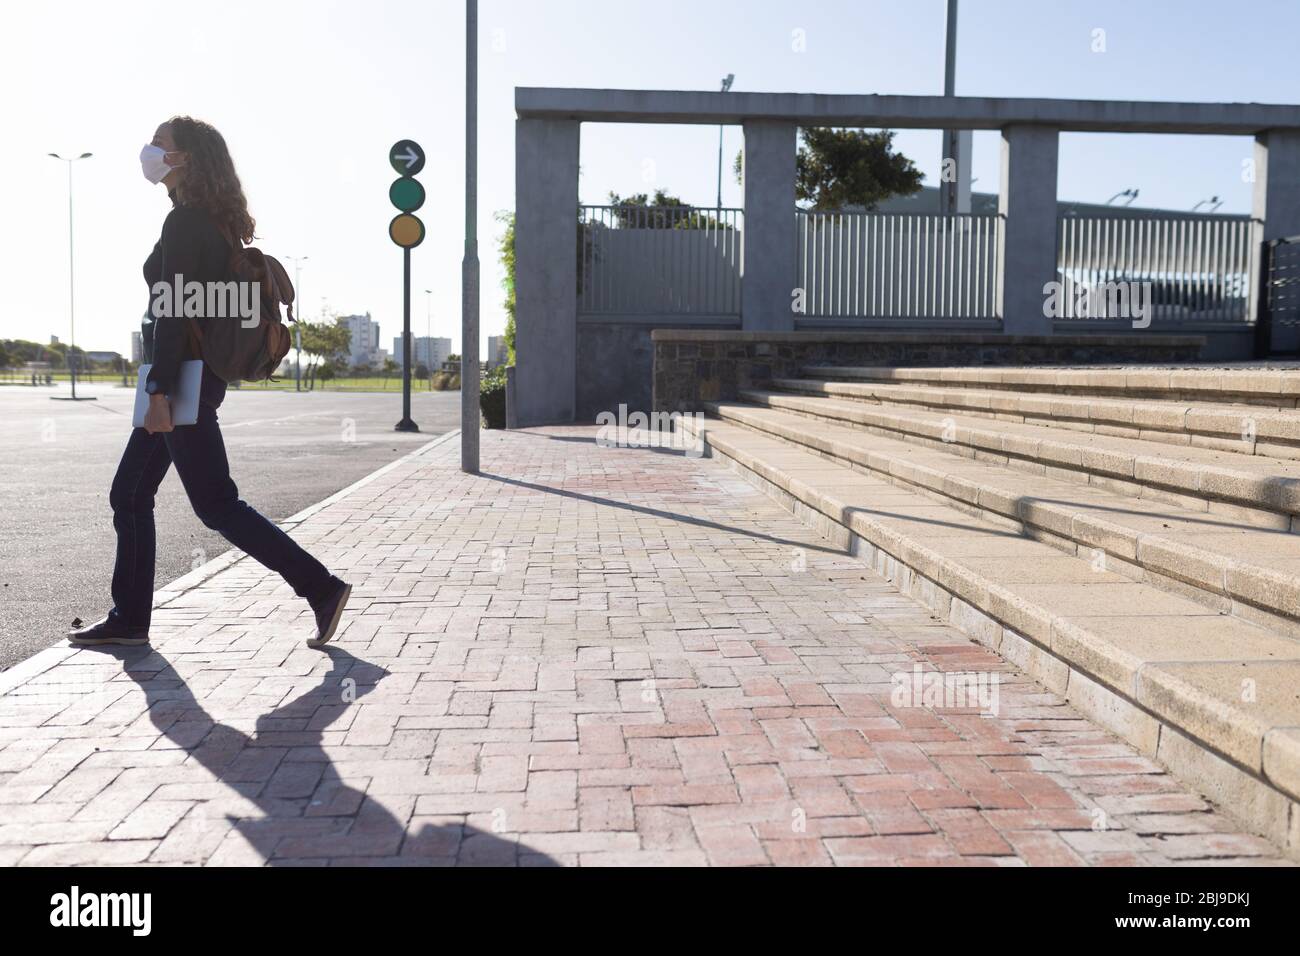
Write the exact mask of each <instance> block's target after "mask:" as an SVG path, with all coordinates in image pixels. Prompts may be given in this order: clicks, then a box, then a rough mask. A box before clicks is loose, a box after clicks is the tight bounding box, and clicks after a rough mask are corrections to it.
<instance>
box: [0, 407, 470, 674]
mask: <svg viewBox="0 0 1300 956" xmlns="http://www.w3.org/2000/svg"><path fill="white" fill-rule="evenodd" d="M77 392H78V395H93V396H95V397H96V401H82V402H70V401H53V400H51V396H52V395H58V396H64V397H66V396H68V395H69V394H70V393H69V390H68V387H67V386H66V385H64V386H56V387H53V388H45V387H39V388H32V387H30V386H19V385H13V386H0V421H2V422H3V423H4V427H2V428H0V669H3V668H7V667H10V666H12V665H13V664H15V663H17V662H18V661H21V660H23V659H25V658H27V657H30V656H31V655H32V654H34V653H36V652H37V651H39V650H41V649H43V648H45V647H48V646H49V645H51V644H53V643H55V642H57V641H61V640H63V639H64V635H65V633H66V631H67V629H68V625H69V624H71V622H72V619H73V618H75V617H80V618H81V619H82V620H83V621H95V620H98V619H99V618H100V617H102V616H103V615H104V614H106V613H107V612H108V610H109V608H110V607H111V606H112V602H111V599H110V597H109V583H110V581H111V579H112V573H113V553H114V541H115V539H114V534H113V521H112V513H111V512H110V511H109V506H108V490H109V486H110V485H111V483H112V480H113V474H114V472H115V471H116V469H117V463H118V460H119V459H120V458H121V456H122V450H123V448H125V446H126V440H127V437H128V436H129V435H130V431H131V411H132V406H133V401H134V390H133V389H125V388H121V387H120V386H111V385H90V386H82V387H79V388H78V389H77ZM401 412H402V398H401V394H400V393H396V392H394V393H381V392H371V393H354V394H348V393H341V392H330V391H324V392H311V393H302V394H298V393H294V392H261V391H251V390H250V391H238V390H235V389H231V390H230V391H229V392H228V393H227V396H226V400H225V402H224V403H223V404H222V406H221V409H220V410H219V412H218V416H219V420H220V422H221V427H222V433H223V435H224V437H225V442H226V451H227V454H228V456H229V458H230V469H231V475H232V477H233V478H234V480H235V483H236V484H237V485H238V486H239V493H240V497H241V498H243V499H244V500H245V501H247V502H248V503H249V504H251V505H252V506H253V507H255V508H256V509H257V510H259V511H261V512H262V513H263V514H264V515H266V516H267V517H268V518H270V519H271V520H273V521H281V520H283V519H284V518H287V517H289V516H290V515H292V514H295V513H297V512H298V511H301V510H302V509H303V508H305V507H307V506H308V505H312V504H315V503H316V502H317V501H320V500H321V499H323V498H326V497H328V496H329V495H331V494H333V493H334V492H336V491H338V490H339V489H341V488H345V487H347V486H348V485H350V484H352V483H353V482H354V481H356V480H358V479H359V478H363V477H364V476H366V475H368V474H370V473H371V472H373V471H375V470H376V469H377V468H381V467H383V466H384V465H386V464H388V463H389V462H390V461H393V460H394V459H396V458H399V457H401V456H402V455H405V454H406V453H408V452H410V451H413V450H415V449H416V448H418V447H419V446H420V445H422V444H424V443H425V442H427V441H429V440H431V439H433V438H436V437H437V436H438V435H441V434H443V433H445V432H447V431H450V430H451V429H453V428H456V427H458V426H459V425H460V393H459V392H417V393H415V394H413V395H412V396H411V417H412V418H413V419H414V420H415V421H416V423H417V424H419V426H420V429H421V430H420V432H419V433H409V434H408V433H403V432H395V431H393V425H394V423H396V422H397V420H398V419H399V418H401ZM155 508H156V510H155V517H156V524H157V529H158V565H157V572H156V578H155V585H154V586H155V587H157V588H161V587H162V586H163V585H165V584H167V583H168V582H170V581H174V580H175V579H176V578H178V577H180V576H181V575H183V574H187V573H189V571H190V569H191V568H192V567H194V566H197V564H200V563H202V562H203V561H206V560H209V559H211V558H215V557H216V556H217V555H219V554H221V553H222V552H224V551H227V550H229V548H230V545H229V544H228V543H227V542H226V540H225V539H224V538H222V537H221V536H220V535H219V534H217V533H216V532H215V531H211V530H209V529H208V528H206V527H204V526H203V524H202V523H201V522H200V521H199V519H198V518H196V517H195V516H194V512H193V511H192V510H191V508H190V505H189V501H188V499H187V498H186V497H185V491H184V489H183V488H182V487H181V483H180V479H179V478H178V477H177V476H176V472H175V469H170V470H169V471H168V473H167V477H166V478H165V479H164V480H163V483H162V487H160V488H159V490H158V497H157V502H156V505H155Z"/></svg>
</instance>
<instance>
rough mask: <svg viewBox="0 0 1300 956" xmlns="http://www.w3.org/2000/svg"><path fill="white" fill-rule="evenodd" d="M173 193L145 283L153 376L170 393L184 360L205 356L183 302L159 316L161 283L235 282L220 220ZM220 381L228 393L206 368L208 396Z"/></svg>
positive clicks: (145, 335) (145, 328)
mask: <svg viewBox="0 0 1300 956" xmlns="http://www.w3.org/2000/svg"><path fill="white" fill-rule="evenodd" d="M170 195H171V197H172V204H173V208H172V211H171V212H170V213H168V214H167V218H166V220H164V221H163V228H162V235H161V236H160V237H159V239H158V242H157V243H155V244H154V247H153V251H152V252H151V253H150V254H149V258H148V259H146V260H145V263H144V281H145V283H146V285H148V287H149V290H150V291H149V311H148V313H147V314H146V316H145V319H144V322H143V323H142V325H141V338H142V341H143V345H144V352H145V359H146V361H149V362H151V363H152V364H153V368H151V369H150V370H149V377H148V378H149V381H152V382H157V383H158V385H159V387H160V388H161V389H162V391H163V393H164V394H166V393H169V392H170V390H171V388H172V385H173V384H174V383H175V381H176V375H177V373H178V371H179V369H180V364H181V362H183V361H186V360H188V359H196V358H200V357H201V356H200V355H199V351H198V342H197V340H196V339H195V338H194V334H193V331H192V328H191V322H190V320H189V319H188V318H186V317H185V316H184V314H183V312H182V311H181V308H180V306H181V303H176V305H175V307H174V309H173V312H175V313H176V314H175V315H158V314H156V311H157V310H156V309H155V296H154V293H153V288H154V285H155V283H158V282H166V283H167V284H168V285H171V284H172V283H173V282H174V281H176V279H175V277H176V276H177V275H179V276H181V279H180V282H181V284H182V288H183V285H184V284H185V283H189V282H200V283H208V282H227V281H229V280H230V279H231V278H232V275H231V272H230V253H231V247H230V244H229V243H228V242H227V241H226V239H225V237H224V236H223V235H222V234H221V230H220V229H219V228H218V227H217V224H216V222H215V221H213V219H212V217H211V216H210V215H209V214H208V213H207V211H206V210H203V209H198V208H194V207H189V206H181V205H177V204H176V195H175V192H172V193H171V194H170ZM218 383H220V386H221V387H220V391H221V392H222V393H223V394H224V392H225V383H224V382H221V381H220V379H219V378H217V376H216V373H214V372H213V371H212V370H211V369H210V368H209V367H208V366H207V365H204V367H203V386H204V387H203V394H204V397H205V398H210V397H211V394H212V393H213V391H214V390H215V389H216V385H217V384H218Z"/></svg>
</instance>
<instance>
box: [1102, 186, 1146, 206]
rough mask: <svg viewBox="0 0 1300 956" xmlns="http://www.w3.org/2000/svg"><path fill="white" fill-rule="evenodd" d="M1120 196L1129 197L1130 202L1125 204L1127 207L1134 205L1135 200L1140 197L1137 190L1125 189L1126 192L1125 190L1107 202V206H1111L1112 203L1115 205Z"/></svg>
mask: <svg viewBox="0 0 1300 956" xmlns="http://www.w3.org/2000/svg"><path fill="white" fill-rule="evenodd" d="M1120 196H1127V197H1128V202H1126V203H1125V204H1124V205H1126V206H1127V205H1129V204H1130V203H1132V202H1133V200H1134V199H1137V197H1138V191H1137V190H1136V189H1125V190H1123V191H1121V192H1117V193H1116V194H1115V195H1113V196H1111V197H1110V198H1109V199H1107V200H1106V205H1107V206H1109V205H1110V204H1111V203H1113V202H1114V201H1115V200H1116V199H1118V198H1119V197H1120Z"/></svg>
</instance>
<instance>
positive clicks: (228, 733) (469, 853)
mask: <svg viewBox="0 0 1300 956" xmlns="http://www.w3.org/2000/svg"><path fill="white" fill-rule="evenodd" d="M105 650H108V649H107V648H106V649H105ZM113 653H114V655H115V656H117V657H118V658H119V659H121V660H122V662H123V665H124V669H125V671H126V673H127V674H128V675H129V676H130V677H131V679H132V680H134V681H135V682H136V683H137V684H139V686H140V688H141V689H142V690H143V691H144V693H145V698H146V700H147V701H148V707H149V717H150V719H151V720H152V721H153V724H154V726H155V727H157V728H158V730H159V732H160V733H162V734H163V735H164V736H166V737H167V738H168V739H169V740H171V741H172V742H173V743H174V744H175V745H176V746H178V747H180V748H182V749H184V750H185V751H187V752H188V753H189V754H190V756H191V757H193V758H194V759H195V760H197V761H198V762H199V763H200V764H201V765H202V766H203V767H205V768H206V769H207V770H208V771H209V772H210V773H211V774H212V775H213V776H214V777H216V778H217V780H219V781H220V782H221V783H223V784H225V785H226V786H228V787H229V788H230V789H231V790H233V791H234V792H235V793H237V794H239V795H240V796H242V797H244V798H245V799H247V800H248V801H249V802H251V803H253V804H254V805H255V806H256V807H257V809H258V811H260V815H258V816H232V815H229V814H228V815H227V816H226V820H227V821H228V822H229V823H231V824H232V825H233V827H234V829H235V830H236V831H237V832H239V833H240V834H241V835H242V836H243V837H244V839H245V840H247V841H248V845H249V846H250V847H251V848H252V849H253V850H254V851H255V852H256V853H257V855H258V856H260V857H261V858H262V860H264V861H266V862H267V863H269V864H271V865H276V864H279V863H289V862H294V863H304V862H310V863H319V864H326V863H329V864H335V865H337V864H347V865H358V864H364V863H376V864H381V865H382V864H405V865H416V866H420V865H425V866H452V865H460V866H465V865H485V866H513V865H516V864H518V863H519V856H520V852H521V850H522V852H523V853H525V854H527V855H528V862H530V863H532V864H533V865H539V864H540V865H543V866H545V865H558V864H557V863H556V861H554V860H553V859H551V858H549V857H546V856H544V855H542V854H539V853H537V852H536V851H533V850H530V849H529V848H527V847H520V845H519V843H518V841H517V840H509V839H502V838H501V837H499V836H497V835H495V834H492V833H488V832H487V831H484V830H479V829H477V828H474V827H471V826H468V825H461V824H447V825H442V826H434V825H431V824H425V825H424V826H423V827H422V828H421V829H420V830H419V831H417V832H414V833H408V832H407V829H406V825H405V824H404V823H403V822H402V821H401V820H399V819H397V817H395V816H394V815H393V814H392V812H391V811H390V810H389V809H388V808H387V807H385V806H384V805H383V804H382V803H380V802H379V801H377V800H375V799H373V798H368V797H367V796H366V795H365V793H364V792H363V791H361V790H358V789H356V788H355V787H352V786H350V785H348V784H347V783H346V782H344V781H343V780H342V779H340V777H339V775H338V772H337V770H336V769H335V767H334V764H333V761H331V760H330V758H329V756H328V755H327V754H326V753H325V750H324V748H323V746H322V741H323V735H324V732H325V731H326V730H327V729H328V728H329V726H330V725H331V724H332V723H333V722H334V721H336V720H337V719H338V718H339V717H340V716H341V715H342V714H343V713H344V712H345V710H346V709H347V708H348V707H349V706H352V705H353V704H355V703H356V702H357V701H359V700H360V699H361V698H362V697H364V696H365V695H366V694H369V693H371V692H372V691H373V690H374V689H375V687H376V685H377V684H378V683H379V682H380V681H381V680H383V678H384V677H386V676H388V671H386V670H384V669H383V668H382V667H378V666H376V665H373V664H369V663H367V662H365V661H361V660H358V659H357V658H355V657H353V656H352V655H351V654H349V653H348V652H347V651H344V650H342V649H341V648H339V647H337V646H335V647H328V648H325V650H324V653H326V654H328V655H329V657H330V660H331V664H332V666H331V667H330V669H329V671H328V672H327V673H325V674H324V675H322V676H321V678H320V682H319V683H318V684H317V685H316V686H315V687H313V688H311V689H310V690H307V691H305V692H304V693H302V694H299V695H298V696H297V697H295V698H293V699H292V700H290V701H288V702H286V703H284V704H281V705H280V706H279V707H277V708H275V710H273V711H271V712H270V713H267V714H262V715H260V716H259V717H258V718H257V723H256V725H255V728H254V730H253V732H252V733H251V734H247V733H245V732H243V731H242V730H239V729H237V728H235V727H232V726H229V725H227V724H222V723H218V722H216V721H215V720H213V718H212V717H211V716H210V715H209V714H208V712H207V711H206V710H205V709H204V708H203V706H202V704H200V703H199V702H198V700H197V699H196V698H195V697H194V694H193V692H192V691H191V690H190V688H189V686H188V685H187V684H186V683H185V681H184V680H182V679H181V677H180V676H179V675H178V674H177V673H176V670H175V669H174V668H173V667H172V665H171V662H170V661H169V660H168V659H167V658H166V657H164V656H163V654H162V653H161V652H160V651H158V650H157V649H150V650H149V651H148V652H147V653H146V654H140V653H139V652H138V651H136V652H132V651H128V650H125V649H118V650H117V651H115V652H113ZM155 664H157V665H158V666H157V667H155V666H154V665H155ZM269 732H277V733H285V732H288V733H289V734H290V735H291V737H290V739H291V740H292V743H290V744H282V743H275V744H272V745H266V744H259V741H258V737H259V735H261V734H264V733H269ZM321 764H323V765H324V766H323V767H320V765H321ZM318 769H319V773H318V772H317V771H318ZM232 862H236V861H233V860H232Z"/></svg>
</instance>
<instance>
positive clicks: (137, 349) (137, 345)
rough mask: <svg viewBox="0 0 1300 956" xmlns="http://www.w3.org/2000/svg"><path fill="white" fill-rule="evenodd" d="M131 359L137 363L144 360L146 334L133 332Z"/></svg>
mask: <svg viewBox="0 0 1300 956" xmlns="http://www.w3.org/2000/svg"><path fill="white" fill-rule="evenodd" d="M131 361H132V362H133V363H134V364H136V365H139V364H140V363H141V362H143V361H144V336H143V335H142V334H141V333H139V332H132V333H131Z"/></svg>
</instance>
